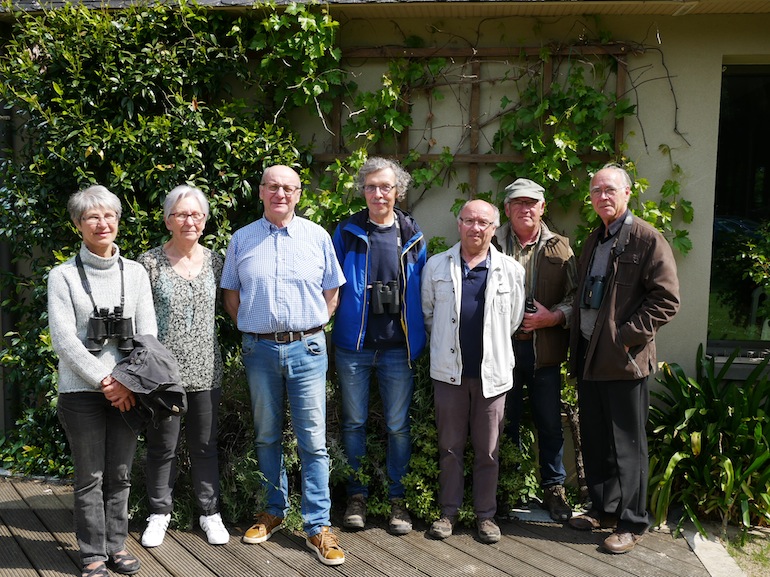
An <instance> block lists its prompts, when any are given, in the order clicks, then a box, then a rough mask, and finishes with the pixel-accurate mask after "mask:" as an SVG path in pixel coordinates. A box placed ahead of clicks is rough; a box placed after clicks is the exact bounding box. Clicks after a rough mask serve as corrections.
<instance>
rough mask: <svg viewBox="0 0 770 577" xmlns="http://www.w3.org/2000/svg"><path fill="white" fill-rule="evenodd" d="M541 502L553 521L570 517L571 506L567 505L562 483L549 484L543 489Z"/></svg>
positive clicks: (565, 519) (566, 519)
mask: <svg viewBox="0 0 770 577" xmlns="http://www.w3.org/2000/svg"><path fill="white" fill-rule="evenodd" d="M543 493H544V494H543V504H544V505H545V508H546V509H548V513H549V514H550V515H551V519H553V520H554V521H562V522H563V521H568V520H569V519H570V517H572V507H570V506H569V505H567V495H566V494H565V493H564V485H551V486H550V487H546V488H545V489H543Z"/></svg>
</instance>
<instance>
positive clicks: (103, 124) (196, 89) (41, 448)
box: [0, 1, 343, 506]
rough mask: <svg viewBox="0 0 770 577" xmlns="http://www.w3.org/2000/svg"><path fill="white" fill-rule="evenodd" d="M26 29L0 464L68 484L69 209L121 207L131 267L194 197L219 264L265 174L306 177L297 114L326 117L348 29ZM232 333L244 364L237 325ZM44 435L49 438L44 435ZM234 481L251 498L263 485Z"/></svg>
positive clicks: (135, 22) (10, 74)
mask: <svg viewBox="0 0 770 577" xmlns="http://www.w3.org/2000/svg"><path fill="white" fill-rule="evenodd" d="M7 8H8V9H9V10H12V7H11V6H9V5H7ZM15 16H16V21H15V22H14V23H13V27H12V31H11V34H10V35H9V39H8V40H7V41H6V42H5V44H4V52H3V55H2V56H1V57H0V101H2V102H3V103H4V104H5V106H6V107H8V108H9V109H10V110H11V111H12V114H13V122H14V127H15V130H16V140H17V141H18V142H21V143H22V148H21V149H20V150H15V151H8V154H6V155H5V156H4V158H2V159H0V164H1V168H2V170H3V174H4V182H3V188H2V189H0V242H4V243H7V244H8V245H10V246H13V251H12V252H13V262H14V265H16V267H17V270H16V271H12V272H11V273H8V274H5V275H3V277H2V279H0V283H2V288H3V290H4V291H5V293H4V294H8V295H10V296H9V297H8V298H6V300H5V302H3V303H2V306H3V309H4V311H7V312H9V313H11V314H14V315H15V317H16V318H17V319H18V320H17V334H14V335H10V336H8V337H7V341H6V345H7V347H6V348H5V349H4V350H3V351H2V362H3V365H4V367H5V369H6V372H5V378H6V381H7V382H6V387H7V388H8V389H9V390H14V391H18V396H19V398H18V399H17V405H18V406H24V407H25V412H24V415H23V417H22V419H21V420H20V421H19V422H18V423H17V429H16V430H14V431H12V432H11V433H10V434H9V436H8V437H7V438H6V439H4V441H3V442H2V445H0V452H2V455H3V458H4V459H5V462H6V463H7V462H11V461H12V462H13V463H14V467H15V468H16V469H17V470H27V471H32V470H34V469H37V470H38V472H39V473H40V472H47V473H50V472H51V471H59V472H64V471H67V470H70V468H71V465H70V462H69V457H68V455H67V451H63V450H59V448H58V446H56V448H51V447H54V445H53V444H50V443H49V440H50V439H51V438H57V439H63V438H64V435H63V434H62V432H61V430H60V429H59V426H58V423H57V422H56V419H55V418H51V416H50V415H51V414H52V409H51V403H52V400H51V398H50V396H51V395H52V394H53V393H52V392H53V391H55V390H56V385H55V381H54V378H55V374H56V372H55V370H54V367H55V355H54V353H53V351H52V350H51V347H50V342H49V340H48V336H47V329H46V325H47V317H46V314H45V312H44V311H45V310H46V285H45V283H46V276H47V272H48V270H49V269H50V267H51V266H53V265H55V264H58V263H59V262H61V261H63V260H66V259H67V258H69V257H70V256H71V255H72V254H73V253H74V252H75V250H77V247H78V245H79V239H78V237H77V234H76V231H75V229H74V227H72V226H71V224H69V217H68V215H67V214H66V201H67V198H68V197H69V195H70V194H72V193H73V192H75V191H76V190H78V189H80V188H83V187H85V186H87V185H89V184H92V183H100V184H103V185H105V186H107V187H108V188H109V189H110V190H112V191H113V192H114V193H115V194H117V195H118V196H119V197H120V198H121V199H122V201H123V208H124V211H123V217H122V219H121V226H120V234H119V236H118V240H117V242H118V243H119V245H120V247H121V251H122V252H123V254H124V255H126V256H127V257H129V258H133V257H135V256H137V255H138V254H140V253H142V252H144V251H146V250H147V249H148V248H150V247H153V246H157V245H158V244H160V243H161V242H163V241H164V240H165V238H166V235H167V231H166V229H165V227H164V226H163V224H162V217H161V206H160V205H161V202H162V200H163V198H164V196H165V194H166V193H167V192H168V191H169V190H171V189H172V188H173V187H174V186H176V185H178V184H181V183H185V182H187V183H190V184H193V185H195V186H198V187H200V188H201V189H202V190H203V191H204V192H205V193H207V195H208V197H209V200H210V204H211V207H210V208H211V219H210V221H209V229H208V230H209V232H208V234H207V235H206V236H205V238H204V243H205V244H206V245H207V246H209V247H210V248H212V249H213V250H215V251H219V252H221V253H222V252H224V250H225V248H226V246H227V243H228V242H229V239H230V235H231V233H232V232H233V231H234V230H235V229H236V228H238V227H239V226H242V225H244V224H246V223H248V222H250V221H252V220H254V219H255V218H256V217H258V216H259V211H258V209H257V199H256V198H255V194H254V193H253V188H254V186H256V182H254V179H255V178H259V176H260V174H261V173H262V170H263V167H264V166H266V165H269V164H274V163H283V164H289V165H292V166H296V167H297V168H298V169H300V170H301V171H302V172H303V174H305V176H307V171H306V170H302V169H301V164H302V163H303V162H305V161H307V155H306V154H303V151H302V150H301V148H300V147H299V146H298V145H297V139H296V137H295V135H294V133H293V131H292V130H291V128H290V126H289V124H288V121H287V118H286V114H287V113H288V112H289V111H291V110H293V109H296V108H298V107H307V106H310V107H312V108H313V109H316V110H328V109H329V108H330V106H331V102H332V100H333V98H334V97H335V95H336V94H338V93H339V92H341V91H342V90H343V86H342V82H343V76H342V73H341V72H340V71H339V69H338V60H339V56H340V55H339V51H338V49H337V48H335V47H334V44H335V41H334V35H335V33H336V29H337V23H336V22H334V21H333V20H332V19H331V18H330V17H329V15H328V12H327V11H326V10H324V9H323V8H320V7H316V6H306V5H289V6H286V7H284V8H283V9H281V10H277V9H276V8H275V7H274V6H272V5H269V4H264V5H257V6H255V8H254V9H253V10H250V11H248V12H246V13H242V14H240V15H236V14H233V13H230V12H226V11H210V10H208V9H205V8H201V7H198V6H197V5H195V4H193V3H188V2H185V1H182V2H181V3H180V4H179V5H157V4H156V5H149V4H147V5H144V4H137V5H132V6H130V7H127V8H125V9H123V10H119V11H108V10H106V9H105V10H98V9H96V10H94V9H89V8H86V7H83V6H74V5H66V6H64V7H62V8H59V9H56V10H51V11H44V12H42V13H40V14H26V13H16V14H15ZM254 63H258V64H260V65H259V66H255V65H254ZM41 311H42V312H41ZM220 332H221V334H222V341H223V346H224V347H225V348H227V349H233V350H237V349H238V344H237V340H236V339H237V335H236V334H235V331H233V330H232V327H231V326H230V325H229V320H228V321H225V322H224V323H222V324H221V326H220ZM228 363H229V364H233V363H235V364H236V365H237V364H238V363H239V359H238V358H237V355H235V356H233V355H230V356H229V357H228ZM225 406H226V407H227V403H225ZM17 412H18V411H17ZM38 414H39V415H38ZM230 416H231V415H228V414H226V413H223V415H222V419H223V422H227V423H230V422H231V421H230V419H229V417H230ZM37 421H39V423H37ZM43 423H45V424H46V425H48V426H49V429H48V432H47V433H46V434H38V431H37V430H36V427H37V426H38V425H39V424H40V425H41V424H43ZM240 449H241V447H239V450H240ZM43 455H46V458H43ZM244 458H248V456H244ZM48 461H50V463H49V462H48ZM225 482H226V483H227V484H228V485H230V484H232V486H239V487H249V488H250V487H251V485H252V484H253V479H245V478H240V477H238V476H237V475H234V477H233V478H232V479H230V478H227V479H226V480H225ZM249 494H250V495H253V494H255V493H254V492H253V491H252V492H250V493H249ZM232 504H233V505H234V506H235V505H237V503H236V502H235V500H234V499H233V503H232ZM245 504H246V503H245V502H244V505H245Z"/></svg>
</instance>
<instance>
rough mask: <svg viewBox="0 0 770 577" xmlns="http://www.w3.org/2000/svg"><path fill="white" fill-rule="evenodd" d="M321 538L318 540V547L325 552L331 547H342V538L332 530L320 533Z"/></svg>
mask: <svg viewBox="0 0 770 577" xmlns="http://www.w3.org/2000/svg"><path fill="white" fill-rule="evenodd" d="M319 535H320V536H321V540H320V541H319V542H318V549H319V550H320V551H321V552H324V551H326V550H329V549H340V550H341V549H342V548H341V547H340V540H339V538H338V537H337V535H336V534H335V533H332V532H331V531H328V532H327V531H324V532H322V533H319Z"/></svg>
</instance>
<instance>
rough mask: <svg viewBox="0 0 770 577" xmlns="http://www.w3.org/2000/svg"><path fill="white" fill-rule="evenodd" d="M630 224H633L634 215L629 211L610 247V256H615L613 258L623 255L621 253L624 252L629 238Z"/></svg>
mask: <svg viewBox="0 0 770 577" xmlns="http://www.w3.org/2000/svg"><path fill="white" fill-rule="evenodd" d="M632 222H634V215H632V214H631V211H630V210H629V211H628V214H627V215H626V218H625V220H624V221H623V226H622V227H621V229H620V232H619V233H618V238H617V239H615V244H614V245H613V246H612V254H613V255H614V256H615V258H618V257H619V256H620V255H621V254H623V251H625V250H626V245H627V244H628V239H629V238H631V223H632Z"/></svg>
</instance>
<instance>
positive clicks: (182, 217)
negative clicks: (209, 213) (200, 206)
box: [169, 212, 206, 224]
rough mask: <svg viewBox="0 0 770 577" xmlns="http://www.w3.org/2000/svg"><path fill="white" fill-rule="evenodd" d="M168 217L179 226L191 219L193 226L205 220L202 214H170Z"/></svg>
mask: <svg viewBox="0 0 770 577" xmlns="http://www.w3.org/2000/svg"><path fill="white" fill-rule="evenodd" d="M169 216H170V217H173V218H174V220H176V221H177V222H178V223H179V224H184V223H185V222H187V219H188V218H191V219H192V220H193V222H194V223H195V224H199V223H201V222H203V221H204V219H205V218H206V215H205V214H203V213H202V212H172V213H171V214H169Z"/></svg>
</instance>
